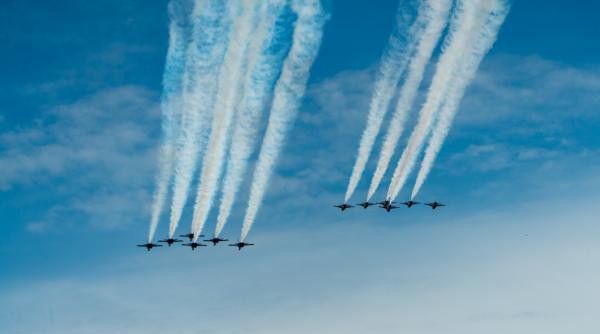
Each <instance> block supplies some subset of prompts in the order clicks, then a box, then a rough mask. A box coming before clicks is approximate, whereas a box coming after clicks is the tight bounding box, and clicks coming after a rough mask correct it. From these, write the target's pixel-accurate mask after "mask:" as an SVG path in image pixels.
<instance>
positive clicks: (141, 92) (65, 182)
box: [0, 86, 159, 230]
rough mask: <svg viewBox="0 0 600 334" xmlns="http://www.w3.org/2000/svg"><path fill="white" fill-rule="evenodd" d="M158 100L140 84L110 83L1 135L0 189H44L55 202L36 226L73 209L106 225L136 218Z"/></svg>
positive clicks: (68, 215) (148, 170) (144, 198)
mask: <svg viewBox="0 0 600 334" xmlns="http://www.w3.org/2000/svg"><path fill="white" fill-rule="evenodd" d="M156 98H157V97H156V96H155V94H154V93H153V92H150V91H148V90H146V89H143V88H140V87H134V86H124V87H117V88H112V89H107V90H103V91H100V92H98V93H96V94H94V95H92V96H88V97H85V98H82V99H81V100H78V101H75V102H73V103H70V104H65V105H61V106H58V107H55V108H52V109H51V110H50V111H48V112H47V113H45V114H44V115H43V116H42V117H40V118H39V119H37V120H35V121H33V122H32V124H31V126H30V127H27V128H21V129H16V130H12V131H10V132H5V133H3V134H1V135H0V150H1V151H0V152H1V155H0V188H1V189H2V190H3V191H5V192H6V191H11V190H17V189H18V190H22V191H24V192H26V193H27V192H36V191H38V192H39V191H40V190H43V193H44V194H46V195H45V196H42V197H45V198H44V199H43V201H50V202H53V203H54V204H53V206H52V207H51V208H50V209H49V210H48V212H47V213H46V214H43V213H42V214H41V217H40V219H39V221H37V222H35V224H33V225H31V226H32V228H35V229H37V230H40V228H41V226H42V225H41V224H42V221H44V220H46V219H48V220H55V219H56V220H61V221H62V220H66V221H73V220H74V217H73V216H72V215H76V217H78V218H83V220H84V221H89V222H93V223H95V224H97V225H99V226H104V227H107V226H113V227H114V226H117V225H119V224H122V223H125V222H126V221H131V220H132V219H136V218H139V216H140V212H145V211H147V210H143V208H144V207H145V206H146V205H147V203H148V195H147V193H146V185H147V183H148V180H149V179H151V175H152V172H153V168H154V163H153V162H154V159H155V157H154V154H155V152H154V151H155V148H154V145H155V140H154V138H156V136H155V134H156V132H157V130H158V129H157V125H156V124H157V123H158V119H159V113H158V109H157V101H156ZM39 196H40V194H38V196H36V198H38V197H39ZM108 208H110V210H109V209H108ZM51 212H52V214H50V213H51ZM59 213H62V214H59ZM54 218H55V219H54ZM47 223H51V222H50V221H48V222H47Z"/></svg>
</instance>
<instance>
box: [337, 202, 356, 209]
mask: <svg viewBox="0 0 600 334" xmlns="http://www.w3.org/2000/svg"><path fill="white" fill-rule="evenodd" d="M334 207H336V208H339V209H340V210H342V211H344V210H346V209H350V208H353V207H354V205H350V204H346V203H344V204H339V205H334Z"/></svg>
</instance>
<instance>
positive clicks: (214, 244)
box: [204, 237, 229, 246]
mask: <svg viewBox="0 0 600 334" xmlns="http://www.w3.org/2000/svg"><path fill="white" fill-rule="evenodd" d="M204 241H206V242H212V244H213V246H216V245H217V244H218V243H219V242H221V241H229V240H228V239H221V238H217V237H214V238H211V239H206V240H204Z"/></svg>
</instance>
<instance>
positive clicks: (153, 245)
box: [137, 242, 162, 251]
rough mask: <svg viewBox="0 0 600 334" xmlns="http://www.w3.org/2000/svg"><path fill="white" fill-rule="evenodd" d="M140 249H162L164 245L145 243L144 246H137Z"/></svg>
mask: <svg viewBox="0 0 600 334" xmlns="http://www.w3.org/2000/svg"><path fill="white" fill-rule="evenodd" d="M137 246H138V247H145V248H146V249H147V250H148V251H150V250H152V248H154V247H162V245H159V244H153V243H151V242H148V243H145V244H143V245H137Z"/></svg>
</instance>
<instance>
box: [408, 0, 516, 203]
mask: <svg viewBox="0 0 600 334" xmlns="http://www.w3.org/2000/svg"><path fill="white" fill-rule="evenodd" d="M485 6H486V11H487V18H486V21H485V22H484V24H483V26H482V27H478V28H477V31H478V34H477V37H476V40H475V42H474V46H473V49H472V50H470V52H469V53H467V54H466V55H465V57H463V58H462V59H461V61H462V63H461V66H460V68H459V71H458V72H457V74H456V76H455V78H456V79H455V80H454V81H453V85H452V87H451V88H450V90H449V92H448V95H447V96H446V100H445V101H444V105H443V107H442V109H441V111H440V115H439V118H438V120H437V123H436V125H435V127H434V129H433V132H432V135H431V138H430V139H429V143H428V145H427V149H426V150H425V157H424V158H423V162H422V163H421V169H420V170H419V174H418V175H417V181H416V183H415V186H414V187H413V190H412V194H411V199H413V198H415V196H416V195H417V193H418V192H419V190H420V189H421V186H422V185H423V182H424V181H425V179H426V178H427V175H428V174H429V171H430V170H431V168H432V166H433V163H434V161H435V158H436V157H437V154H438V152H439V151H440V148H441V147H442V144H443V143H444V139H445V138H446V136H447V135H448V131H449V130H450V127H451V126H452V121H453V120H454V116H455V115H456V112H457V110H458V106H459V104H460V101H461V100H462V97H463V96H464V94H465V90H466V88H467V86H468V85H469V84H470V83H471V81H472V80H473V78H474V77H475V74H476V72H477V69H478V68H479V64H480V63H481V61H482V60H483V57H485V55H486V54H487V52H488V51H489V50H490V49H491V47H492V45H493V44H494V42H495V41H496V37H497V36H498V31H499V30H500V26H502V23H503V22H504V19H505V18H506V15H507V14H508V11H509V6H508V5H507V3H506V2H505V1H503V0H489V1H486V3H485Z"/></svg>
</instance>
